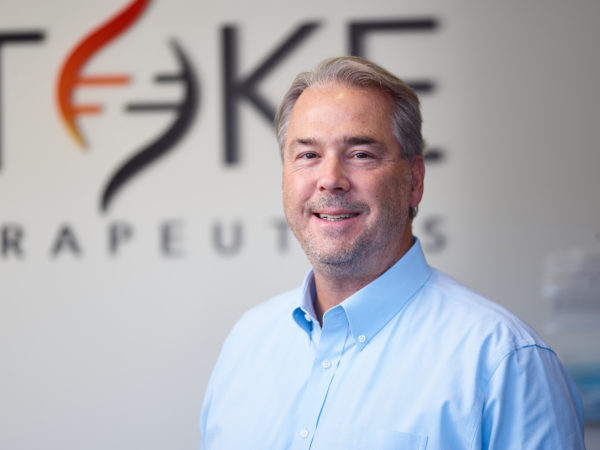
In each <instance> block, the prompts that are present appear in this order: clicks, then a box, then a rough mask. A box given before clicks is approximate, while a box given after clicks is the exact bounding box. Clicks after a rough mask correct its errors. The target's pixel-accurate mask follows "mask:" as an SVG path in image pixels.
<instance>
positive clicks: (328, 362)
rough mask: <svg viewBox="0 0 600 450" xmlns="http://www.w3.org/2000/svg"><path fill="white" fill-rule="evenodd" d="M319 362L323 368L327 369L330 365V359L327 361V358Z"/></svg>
mask: <svg viewBox="0 0 600 450" xmlns="http://www.w3.org/2000/svg"><path fill="white" fill-rule="evenodd" d="M321 364H322V366H323V368H324V369H329V368H330V367H331V361H329V360H328V359H324V360H323V362H322V363H321Z"/></svg>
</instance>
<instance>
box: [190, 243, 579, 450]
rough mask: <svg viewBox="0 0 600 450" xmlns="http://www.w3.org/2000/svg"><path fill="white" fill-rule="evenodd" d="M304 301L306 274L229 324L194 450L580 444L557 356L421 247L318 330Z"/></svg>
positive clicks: (571, 395)
mask: <svg viewBox="0 0 600 450" xmlns="http://www.w3.org/2000/svg"><path fill="white" fill-rule="evenodd" d="M314 295H315V288H314V279H313V276H312V273H309V275H308V276H307V278H306V280H305V282H304V285H303V286H302V288H301V289H297V290H294V291H291V292H288V293H285V294H282V295H280V296H278V297H275V298H273V299H271V300H270V301H268V302H266V303H263V304H261V305H259V306H257V307H255V308H254V309H252V310H250V311H249V312H247V313H246V314H245V315H244V316H243V318H242V319H241V320H240V321H239V322H238V323H237V324H236V326H235V327H234V329H233V330H232V332H231V334H230V335H229V337H228V338H227V340H226V342H225V344H224V346H223V349H222V352H221V355H220V357H219V359H218V362H217V364H216V366H215V369H214V371H213V374H212V376H211V380H210V383H209V386H208V389H207V393H206V398H205V403H204V408H203V412H202V418H201V432H202V448H203V449H206V450H246V449H247V450H260V449H264V450H284V449H293V450H296V449H298V450H299V449H313V450H338V449H339V450H353V449H360V450H385V449H403V450H410V449H425V448H427V449H452V450H454V449H482V448H483V449H519V450H523V449H551V450H559V449H565V450H566V449H568V450H574V449H583V448H584V444H583V420H582V412H581V404H580V400H579V397H578V394H577V392H576V389H575V387H574V385H573V383H572V381H571V380H570V378H569V377H568V375H566V373H565V371H564V368H563V367H562V365H561V364H560V362H559V360H558V358H557V357H556V355H555V353H554V352H553V351H552V350H551V349H550V348H548V346H547V345H546V344H545V343H544V342H543V341H542V340H541V338H540V337H539V336H537V335H536V334H535V332H534V331H533V330H532V329H531V328H529V327H528V326H527V325H526V324H524V323H523V322H522V321H520V320H519V319H518V318H516V317H515V316H514V315H512V314H510V313H509V312H507V311H506V310H505V309H503V308H502V307H500V306H498V305H496V304H494V303H492V302H490V301H488V300H486V299H484V298H482V297H480V296H479V295H477V294H475V293H474V292H472V291H470V290H469V289H467V288H466V287H464V286H463V285H461V284H459V283H458V282H456V281H455V280H453V279H451V278H450V277H448V276H447V275H444V274H443V273H441V272H439V271H437V270H435V269H432V268H431V267H429V266H428V265H427V263H426V261H425V258H424V256H423V253H422V251H421V247H420V244H419V242H418V240H416V241H415V244H414V245H413V247H412V248H411V249H410V250H409V251H408V252H407V253H406V254H405V255H404V256H403V257H402V258H401V259H400V260H399V261H398V262H397V263H396V264H395V265H394V266H392V267H391V268H390V269H389V270H388V271H386V272H385V273H384V274H383V275H381V276H380V277H379V278H377V279H376V280H374V281H373V282H372V283H370V284H369V285H368V286H365V287H364V288H363V289H361V290H360V291H358V292H356V293H355V294H354V295H352V296H351V297H349V298H347V299H346V300H345V301H344V302H342V303H341V304H340V305H338V306H336V307H334V308H332V309H330V310H329V311H327V312H326V313H325V315H324V317H323V327H322V328H321V327H320V326H319V322H318V321H317V320H316V319H315V313H314V308H313V299H314Z"/></svg>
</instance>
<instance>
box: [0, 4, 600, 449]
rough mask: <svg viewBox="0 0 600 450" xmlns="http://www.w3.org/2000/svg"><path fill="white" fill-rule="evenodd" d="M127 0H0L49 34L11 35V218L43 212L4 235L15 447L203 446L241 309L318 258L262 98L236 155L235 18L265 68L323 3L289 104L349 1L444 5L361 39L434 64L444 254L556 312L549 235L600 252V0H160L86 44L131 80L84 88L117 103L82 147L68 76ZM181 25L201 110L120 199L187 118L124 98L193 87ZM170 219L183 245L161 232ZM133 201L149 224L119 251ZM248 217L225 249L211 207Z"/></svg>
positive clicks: (79, 96)
mask: <svg viewBox="0 0 600 450" xmlns="http://www.w3.org/2000/svg"><path fill="white" fill-rule="evenodd" d="M126 4H127V3H126V2H124V1H119V0H107V1H103V2H70V1H67V0H55V1H52V2H43V1H41V0H0V34H2V33H5V34H6V33H9V32H11V33H14V32H16V31H28V30H29V31H31V30H34V31H39V32H42V33H43V35H44V38H43V40H41V41H38V42H31V43H21V44H15V43H5V44H4V45H3V46H2V47H1V48H0V68H1V72H0V80H1V81H0V82H1V86H0V141H1V147H0V148H1V153H0V156H1V159H2V162H1V167H0V211H1V212H0V227H1V228H2V229H4V230H9V231H10V232H14V230H15V229H17V228H18V229H20V230H22V231H23V232H24V235H23V237H22V238H21V240H20V247H21V250H22V253H23V254H22V255H21V256H18V255H16V253H15V251H14V248H13V251H10V249H8V250H7V253H6V254H4V255H3V254H1V253H0V283H1V284H0V286H1V287H2V291H1V292H2V295H1V297H0V298H1V299H0V364H1V369H0V405H1V406H0V449H2V450H37V449H42V448H44V449H61V450H79V449H86V450H91V449H111V450H121V449H122V450H125V449H137V448H144V449H146V450H164V449H166V448H176V449H193V448H196V447H197V446H198V443H199V434H198V431H197V425H196V424H197V419H198V416H199V412H200V407H201V402H202V397H203V391H204V388H205V385H206V382H207V379H208V376H209V374H210V369H211V367H212V365H213V363H214V360H215V358H216V356H217V354H218V351H219V347H220V345H221V343H222V341H223V339H224V337H225V336H226V334H227V332H228V330H229V329H230V327H231V326H232V325H233V323H234V321H235V320H236V319H237V318H238V317H239V315H240V314H241V313H242V312H243V311H244V310H246V309H247V308H249V307H251V306H252V305H254V304H256V303H258V302H260V301H262V300H264V299H266V298H268V297H269V296H271V295H273V294H275V293H277V292H279V291H281V290H284V289H288V288H291V287H294V286H296V285H298V284H299V283H300V282H301V280H302V278H303V276H304V274H305V271H306V270H307V268H308V264H307V262H306V261H305V259H304V256H303V254H302V252H301V250H300V248H299V247H298V245H297V244H296V243H295V241H293V239H292V237H291V234H290V233H289V232H284V233H287V234H282V229H281V228H280V227H279V226H278V225H276V222H275V221H280V220H281V219H282V218H283V215H282V212H281V205H280V192H279V186H280V162H279V157H278V152H277V147H276V142H275V139H274V137H273V136H272V132H271V129H270V126H269V124H268V123H267V121H266V120H264V118H263V117H262V116H260V115H259V114H258V113H257V111H256V109H255V108H254V106H252V105H251V104H249V103H248V102H242V104H241V115H240V142H241V159H240V162H239V163H238V164H236V165H232V166H227V165H226V164H224V163H223V159H222V153H223V145H224V143H223V137H222V136H223V126H224V124H223V119H222V115H223V94H222V90H223V71H222V63H221V60H222V29H223V27H224V26H225V25H234V26H236V27H237V30H238V38H239V46H240V48H239V57H238V63H239V67H240V71H241V76H246V75H247V74H248V73H250V72H251V71H252V70H254V68H255V67H256V66H257V65H258V64H260V63H261V62H262V61H263V60H264V58H265V57H266V56H267V55H269V54H270V53H271V52H272V51H273V50H274V49H275V48H276V47H277V46H279V45H280V44H281V43H282V42H283V40H284V38H285V37H286V36H287V35H288V34H289V33H291V32H292V31H293V30H295V29H296V27H298V26H299V25H300V24H302V23H304V22H310V21H318V22H319V23H320V26H319V28H318V29H317V30H316V31H315V32H314V33H313V34H311V35H310V37H308V38H307V39H306V40H305V41H304V42H303V43H302V44H300V45H299V46H298V47H297V48H296V49H294V50H293V51H292V52H291V53H289V55H288V56H287V57H286V58H285V59H284V60H283V61H282V62H281V63H280V64H278V65H277V66H276V67H275V68H274V70H273V71H272V72H271V73H269V75H268V76H267V77H265V79H264V80H263V81H262V82H261V83H260V85H259V87H258V90H259V91H260V93H261V94H262V95H263V96H264V97H265V98H266V99H267V101H268V102H269V103H271V104H272V105H276V104H277V102H278V100H279V99H280V98H281V96H282V95H283V93H284V92H285V90H286V88H287V86H288V84H289V83H290V81H291V79H292V78H293V76H294V75H295V74H296V73H297V72H299V71H301V70H306V69H310V68H312V67H313V66H314V65H315V64H316V63H317V62H318V61H319V60H321V59H322V58H325V57H327V56H332V55H337V54H342V53H346V52H347V51H348V36H347V35H348V25H349V24H350V23H351V22H353V21H354V22H356V21H360V20H367V19H369V20H370V19H372V20H393V19H398V20H400V19H411V18H413V19H414V18H422V17H425V18H432V19H434V20H435V21H436V22H437V23H438V26H437V28H436V29H435V30H434V31H422V32H393V31H392V32H386V33H376V34H372V35H370V36H369V37H368V38H367V40H366V47H365V49H366V55H367V56H368V57H370V58H372V59H373V60H375V61H376V62H379V63H381V64H382V65H384V66H385V67H387V68H389V69H390V70H392V71H393V72H395V73H397V74H398V75H399V76H401V77H403V78H407V79H419V78H428V79H431V80H433V81H434V82H435V85H436V89H435V90H434V91H433V92H432V93H430V94H424V95H423V96H422V104H423V115H424V119H425V124H424V132H425V135H426V137H427V139H428V141H429V143H430V144H431V146H432V147H437V148H440V149H442V150H443V151H444V155H445V158H444V159H443V160H442V161H441V162H438V163H431V164H429V165H428V172H427V177H426V194H425V200H424V202H423V204H422V206H421V209H420V214H419V217H418V220H417V222H416V233H417V235H420V236H421V237H422V240H423V242H424V244H425V245H426V246H430V245H431V244H432V243H434V239H433V236H432V235H431V234H430V233H427V232H426V231H425V226H426V224H427V223H428V222H430V221H433V220H435V221H437V222H436V227H437V228H436V233H441V234H443V236H444V239H445V245H444V246H443V248H441V249H438V250H437V251H428V258H429V260H430V262H431V263H432V264H434V265H436V266H438V267H439V268H441V269H443V270H445V271H447V272H449V273H451V274H452V275H454V276H455V277H457V278H458V279H460V280H462V281H464V282H465V283H467V284H469V285H471V286H472V287H474V288H475V289H476V290H478V291H480V292H482V293H484V294H486V295H487V296H489V297H491V298H493V299H494V300H496V301H497V302H499V303H501V304H503V305H505V306H507V307H508V308H509V309H511V310H512V311H514V312H515V313H517V314H518V315H520V316H521V317H522V318H524V319H525V320H526V321H528V322H529V323H530V324H532V325H533V326H534V327H535V328H536V329H538V330H539V331H541V332H542V333H543V332H544V330H545V328H544V325H545V323H546V322H547V321H548V320H549V317H550V313H551V310H550V306H549V302H548V301H547V300H546V299H544V298H543V297H542V294H541V290H542V283H543V275H544V264H545V261H546V259H547V257H548V255H550V254H552V253H554V252H563V251H566V250H569V249H571V248H579V249H583V250H584V251H586V252H598V251H600V209H599V208H598V201H597V197H598V193H599V192H600V179H599V177H597V176H596V172H597V171H598V168H599V167H600V152H599V151H598V144H597V142H598V130H599V129H600V127H599V125H600V121H599V117H600V90H599V89H598V87H597V80H598V79H599V78H600V57H599V56H598V51H597V45H598V42H600V28H599V27H598V26H597V21H598V19H599V18H600V3H598V2H597V1H594V0H576V1H571V2H561V1H558V0H556V1H554V0H549V1H541V0H536V1H530V2H526V3H524V2H519V1H516V0H510V1H496V2H484V3H482V2H476V1H467V0H465V1H459V0H455V1H426V2H411V1H408V0H402V1H389V0H387V1H386V0H372V1H369V2H359V1H348V2H345V4H344V5H343V7H342V6H340V5H339V4H337V2H322V1H316V0H307V1H303V2H289V4H287V3H286V4H282V3H281V2H269V1H267V0H257V1H254V2H243V1H235V0H221V1H219V2H208V1H207V2H191V1H184V0H175V1H168V2H167V1H158V0H155V1H154V2H152V3H151V4H150V6H149V7H148V9H147V10H146V11H145V12H144V13H143V15H142V16H141V18H140V19H139V20H138V21H137V22H136V23H135V24H134V25H133V26H132V27H131V28H130V29H129V30H128V31H127V32H126V33H124V34H123V35H121V36H120V37H119V38H117V39H116V40H114V41H112V42H111V43H110V44H109V45H107V46H106V47H104V48H103V49H102V51H100V52H98V53H96V55H95V56H94V57H93V59H90V60H89V62H88V63H87V65H85V68H84V71H83V73H84V74H87V75H91V74H114V73H126V74H129V75H131V76H132V82H131V83H130V84H129V85H127V86H122V87H107V86H104V87H80V88H79V89H78V90H77V91H76V93H75V94H74V99H75V101H76V102H80V103H83V102H95V103H101V104H103V105H104V107H105V109H104V110H103V112H102V113H101V114H99V115H96V116H82V117H80V118H78V119H77V124H78V127H79V128H80V129H81V131H82V133H83V134H84V135H85V137H86V139H87V141H88V144H89V145H88V147H87V148H86V149H84V150H81V149H79V148H78V147H77V146H76V144H75V142H74V141H73V140H72V139H71V138H70V136H69V135H68V133H67V131H66V129H65V127H64V126H63V123H62V121H61V119H60V116H59V113H58V108H57V105H56V101H55V95H56V83H57V78H58V76H59V72H60V69H61V66H62V64H63V62H64V61H65V60H66V58H67V56H68V54H69V52H70V51H71V49H72V48H73V47H74V46H75V45H76V44H77V43H78V42H80V41H81V39H83V38H84V36H86V35H87V34H88V33H89V32H90V31H91V30H92V29H94V28H95V27H97V26H98V25H99V24H101V23H102V22H103V21H105V20H106V19H107V18H108V17H110V16H111V15H113V14H114V13H116V12H117V11H118V10H119V9H120V8H122V7H124V6H125V5H126ZM171 38H175V39H176V40H177V41H178V42H179V44H180V45H181V46H182V48H183V49H184V51H185V53H186V55H187V56H188V57H189V59H190V61H191V63H192V66H193V68H194V70H195V72H196V78H195V79H196V80H197V82H198V83H199V86H200V97H199V109H198V113H197V115H196V116H195V118H194V120H193V123H192V125H191V128H190V129H189V131H188V132H187V133H186V134H185V135H184V136H183V138H182V139H181V140H180V141H179V142H178V143H177V144H176V146H174V147H173V148H172V151H170V152H168V154H167V155H166V156H165V157H164V158H162V159H160V160H159V161H158V162H157V163H156V164H153V165H151V166H149V167H148V168H147V169H146V170H144V171H142V172H140V174H139V175H138V176H136V177H134V178H132V179H131V180H130V181H129V182H128V183H127V184H126V185H124V187H123V188H122V189H121V190H120V191H119V192H118V194H117V195H116V197H115V198H114V201H113V203H112V204H111V207H110V209H109V210H108V211H106V212H103V211H100V210H99V208H98V202H99V197H100V195H101V192H102V189H103V187H104V186H105V184H106V183H107V180H108V179H109V177H110V175H111V174H112V173H113V172H114V171H115V170H116V168H117V167H118V166H119V165H121V164H122V163H123V162H124V161H125V160H126V159H128V158H129V157H130V156H131V155H132V154H133V153H134V152H135V151H136V150H139V149H140V148H142V147H143V146H145V145H147V144H148V143H149V142H151V141H153V140H154V139H156V137H157V136H159V135H160V134H161V133H162V132H163V130H164V129H166V128H167V127H168V126H169V125H170V123H171V121H172V120H174V118H175V116H176V113H174V112H167V113H161V114H152V115H151V114H142V113H140V114H129V113H126V112H124V110H123V105H125V104H127V103H130V102H132V101H142V100H144V101H149V100H158V99H162V100H163V101H173V100H178V99H182V88H181V86H180V85H177V84H173V85H165V84H161V85H158V84H155V83H153V82H152V77H153V76H154V75H155V74H156V73H158V72H168V71H175V70H176V68H177V65H176V61H175V59H174V54H173V53H172V52H171V50H170V47H169V46H168V40H169V39H171ZM169 221H170V222H173V223H174V224H172V225H171V227H172V230H173V232H174V233H175V234H174V236H175V237H174V239H175V241H174V243H173V246H174V247H173V248H174V249H176V250H177V251H178V253H180V255H179V256H166V255H164V254H163V253H161V251H160V239H159V233H160V229H161V228H160V227H161V226H162V225H164V223H165V222H169ZM117 223H119V224H121V226H128V227H130V229H131V230H132V233H133V234H132V236H131V238H130V239H129V240H124V241H123V243H122V245H121V246H120V247H119V249H118V252H117V254H116V255H111V254H110V253H109V252H108V250H107V247H108V245H109V241H108V234H109V230H110V227H111V226H114V225H115V224H117ZM235 223H239V226H240V227H241V229H242V234H243V242H242V245H241V246H240V248H239V250H238V251H237V252H235V253H234V254H232V255H229V256H227V255H224V254H222V253H220V252H219V250H218V249H217V248H216V247H215V243H214V236H213V227H214V226H215V224H216V225H217V226H219V225H220V226H222V229H223V231H224V236H225V241H226V242H230V239H232V229H233V226H234V224H235ZM123 224H125V225H123ZM64 226H67V227H68V231H69V232H70V233H72V234H71V235H70V237H71V238H72V239H75V240H76V242H77V244H78V246H79V247H80V250H81V251H80V253H79V255H77V254H76V253H75V252H74V251H72V247H68V245H67V246H66V247H62V248H63V250H61V251H59V253H58V255H57V256H53V255H52V252H51V249H52V247H53V245H55V244H56V242H57V240H59V237H58V233H59V232H60V230H61V229H62V227H64ZM9 231H7V233H8V232H9ZM0 237H1V236H0ZM282 237H286V238H287V241H286V242H287V244H286V245H284V246H283V247H282V244H281V242H280V239H281V238H282ZM65 239H66V238H65ZM71 242H72V241H71ZM64 243H65V241H63V244H64ZM65 245H66V244H65ZM548 338H549V339H550V340H551V343H552V344H554V345H556V346H557V347H560V342H553V341H552V339H557V338H556V336H554V337H553V336H548ZM593 445H596V444H595V443H591V444H590V448H593V447H592V446H593Z"/></svg>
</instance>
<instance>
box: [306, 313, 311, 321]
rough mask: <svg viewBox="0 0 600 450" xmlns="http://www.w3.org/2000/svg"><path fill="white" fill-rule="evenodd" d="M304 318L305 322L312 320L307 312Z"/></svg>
mask: <svg viewBox="0 0 600 450" xmlns="http://www.w3.org/2000/svg"><path fill="white" fill-rule="evenodd" d="M304 320H306V321H307V322H312V319H311V318H310V316H309V315H308V313H306V314H304Z"/></svg>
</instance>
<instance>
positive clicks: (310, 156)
mask: <svg viewBox="0 0 600 450" xmlns="http://www.w3.org/2000/svg"><path fill="white" fill-rule="evenodd" d="M316 157H317V154H316V153H314V152H304V153H302V154H300V155H299V156H298V158H299V159H314V158H316Z"/></svg>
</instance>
